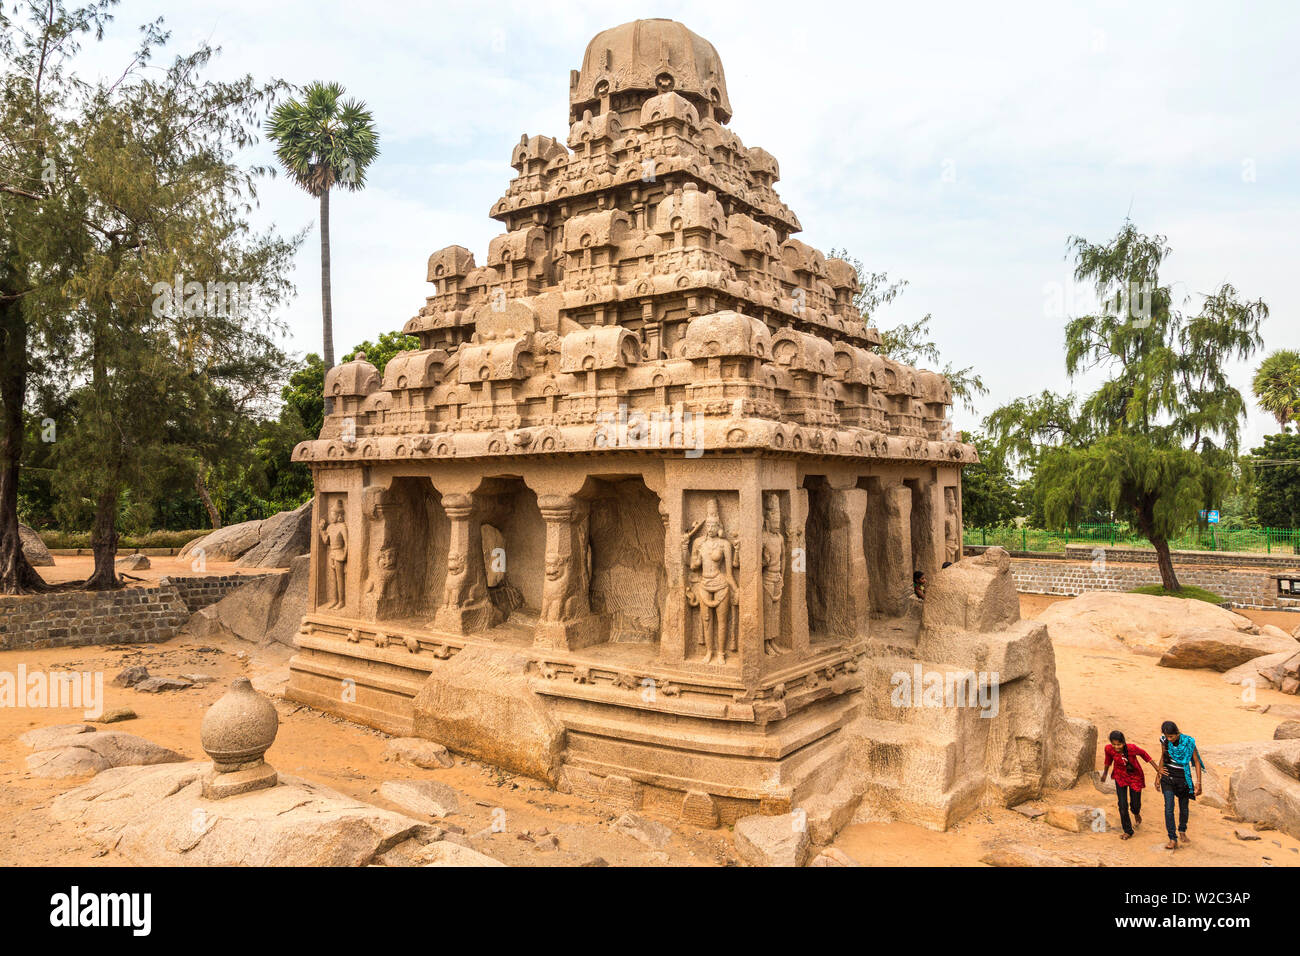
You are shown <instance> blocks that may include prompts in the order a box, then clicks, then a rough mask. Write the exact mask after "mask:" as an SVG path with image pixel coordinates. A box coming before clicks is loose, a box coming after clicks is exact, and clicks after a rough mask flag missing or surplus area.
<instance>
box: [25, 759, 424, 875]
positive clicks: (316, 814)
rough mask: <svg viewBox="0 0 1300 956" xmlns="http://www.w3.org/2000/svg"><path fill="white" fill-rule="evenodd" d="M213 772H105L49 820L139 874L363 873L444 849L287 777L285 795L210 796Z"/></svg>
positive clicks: (416, 826) (406, 823)
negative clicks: (387, 860) (396, 856)
mask: <svg viewBox="0 0 1300 956" xmlns="http://www.w3.org/2000/svg"><path fill="white" fill-rule="evenodd" d="M210 767H211V764H210V763H207V762H202V763H180V764H167V765H164V766H160V767H130V768H126V767H124V768H119V769H116V770H106V771H105V772H103V773H101V774H100V775H99V776H98V777H96V778H95V779H94V780H93V781H91V782H90V783H87V784H85V785H84V786H81V787H78V788H76V789H74V790H70V791H69V792H67V793H65V794H62V795H61V796H59V797H56V798H55V800H54V802H53V804H52V805H51V807H50V813H51V814H52V816H53V817H54V818H55V819H56V820H60V821H63V822H65V823H67V824H69V825H73V826H77V827H78V828H81V829H82V832H83V833H84V836H85V839H86V840H88V841H89V842H90V843H92V844H96V845H99V846H101V847H103V848H104V849H105V850H106V851H108V852H109V853H111V854H113V855H114V856H115V857H120V859H121V861H122V862H125V863H129V864H133V865H136V866H365V865H366V864H369V863H373V862H377V861H378V860H379V858H380V857H381V856H382V855H383V854H385V853H387V852H390V851H392V850H393V849H394V848H400V847H405V846H411V847H414V848H416V849H417V850H418V848H420V847H421V846H423V845H426V844H428V843H430V842H432V841H435V840H437V839H438V837H439V835H440V833H441V831H440V830H439V829H438V828H437V827H435V826H433V825H432V824H428V823H423V822H421V821H418V820H413V819H412V818H410V817H408V816H405V815H403V814H400V813H394V812H392V811H389V810H382V809H380V808H379V807H374V806H370V805H368V804H364V803H361V802H359V801H357V800H355V799H354V798H352V797H346V796H344V795H343V794H340V793H337V792H335V791H333V790H329V789H327V788H325V787H321V786H319V785H317V784H314V783H310V782H308V781H306V780H300V779H297V778H295V777H291V776H287V775H285V774H281V775H280V783H279V785H278V786H275V787H270V788H268V789H265V790H257V791H254V792H251V793H245V794H241V795H239V796H238V797H232V798H229V799H226V800H217V801H213V800H208V799H206V798H204V796H203V783H202V777H203V775H204V774H205V773H206V772H207V771H208V769H209V768H210Z"/></svg>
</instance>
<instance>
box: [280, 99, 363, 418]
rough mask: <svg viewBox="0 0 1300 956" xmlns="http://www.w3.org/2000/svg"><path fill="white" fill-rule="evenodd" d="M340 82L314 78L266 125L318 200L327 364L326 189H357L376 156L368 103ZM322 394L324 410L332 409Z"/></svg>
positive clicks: (290, 168) (330, 344)
mask: <svg viewBox="0 0 1300 956" xmlns="http://www.w3.org/2000/svg"><path fill="white" fill-rule="evenodd" d="M343 92H344V91H343V87H342V86H340V85H339V84H338V83H319V82H317V83H312V84H310V85H309V86H308V87H307V88H306V89H305V90H303V98H302V101H301V102H300V101H298V100H289V101H288V102H286V103H281V104H280V105H279V106H277V107H276V108H275V111H274V112H273V113H272V114H271V118H270V120H269V121H268V122H267V124H266V131H267V135H268V136H270V138H271V141H272V142H274V143H275V144H276V147H275V155H276V158H277V159H279V160H280V163H281V164H282V165H283V166H284V168H285V170H286V171H287V172H288V173H289V175H290V176H291V177H292V178H293V181H294V182H296V183H297V184H298V185H299V186H301V187H302V188H303V189H305V190H307V192H309V193H311V195H313V196H316V197H319V199H320V290H321V324H322V326H323V329H324V339H325V343H324V344H325V348H324V353H325V368H326V369H327V370H328V369H330V368H331V367H333V365H334V314H333V308H332V306H331V303H330V190H331V189H333V188H335V187H342V188H343V189H350V190H353V191H356V190H358V189H362V188H364V186H365V181H366V167H367V166H369V165H370V164H371V163H372V162H373V161H374V159H375V157H376V156H378V155H379V135H378V133H376V132H375V123H374V118H373V117H372V116H371V115H370V111H369V110H368V109H366V104H365V103H362V102H360V101H358V100H355V99H350V100H343ZM332 404H333V403H332V402H330V399H329V396H328V395H327V396H325V412H326V414H328V413H329V411H330V406H331V405H332Z"/></svg>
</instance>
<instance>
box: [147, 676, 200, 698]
mask: <svg viewBox="0 0 1300 956" xmlns="http://www.w3.org/2000/svg"><path fill="white" fill-rule="evenodd" d="M193 686H194V684H193V683H191V682H190V681H187V680H180V679H179V678H176V677H146V678H145V679H144V680H142V681H140V682H139V683H138V684H136V685H135V689H136V690H138V691H141V692H142V693H145V694H160V693H162V692H163V691H165V690H185V689H186V688H187V687H193Z"/></svg>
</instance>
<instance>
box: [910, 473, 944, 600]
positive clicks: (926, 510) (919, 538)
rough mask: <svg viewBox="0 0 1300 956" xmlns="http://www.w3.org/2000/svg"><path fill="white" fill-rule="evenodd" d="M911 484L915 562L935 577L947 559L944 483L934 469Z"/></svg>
mask: <svg viewBox="0 0 1300 956" xmlns="http://www.w3.org/2000/svg"><path fill="white" fill-rule="evenodd" d="M908 484H909V485H911V487H912V515H911V531H912V564H913V567H914V568H915V570H917V571H924V572H925V575H926V577H927V578H928V579H929V580H931V581H933V580H934V576H935V575H936V574H938V573H939V567H940V565H941V564H943V560H944V558H943V553H944V528H943V518H944V503H943V486H942V485H941V484H939V482H938V480H937V479H936V476H935V475H934V474H933V473H932V474H931V475H930V476H929V477H926V478H918V479H916V480H915V481H909V482H908Z"/></svg>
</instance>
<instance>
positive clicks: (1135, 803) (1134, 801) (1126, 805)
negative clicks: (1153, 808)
mask: <svg viewBox="0 0 1300 956" xmlns="http://www.w3.org/2000/svg"><path fill="white" fill-rule="evenodd" d="M1115 796H1116V798H1118V800H1119V822H1120V824H1121V825H1122V826H1123V827H1124V832H1125V833H1127V834H1128V835H1129V836H1132V835H1133V824H1132V823H1130V822H1129V818H1128V814H1129V810H1130V809H1131V810H1132V811H1133V815H1134V816H1136V817H1140V816H1142V791H1141V790H1133V789H1131V788H1129V787H1122V786H1120V785H1119V784H1115Z"/></svg>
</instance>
